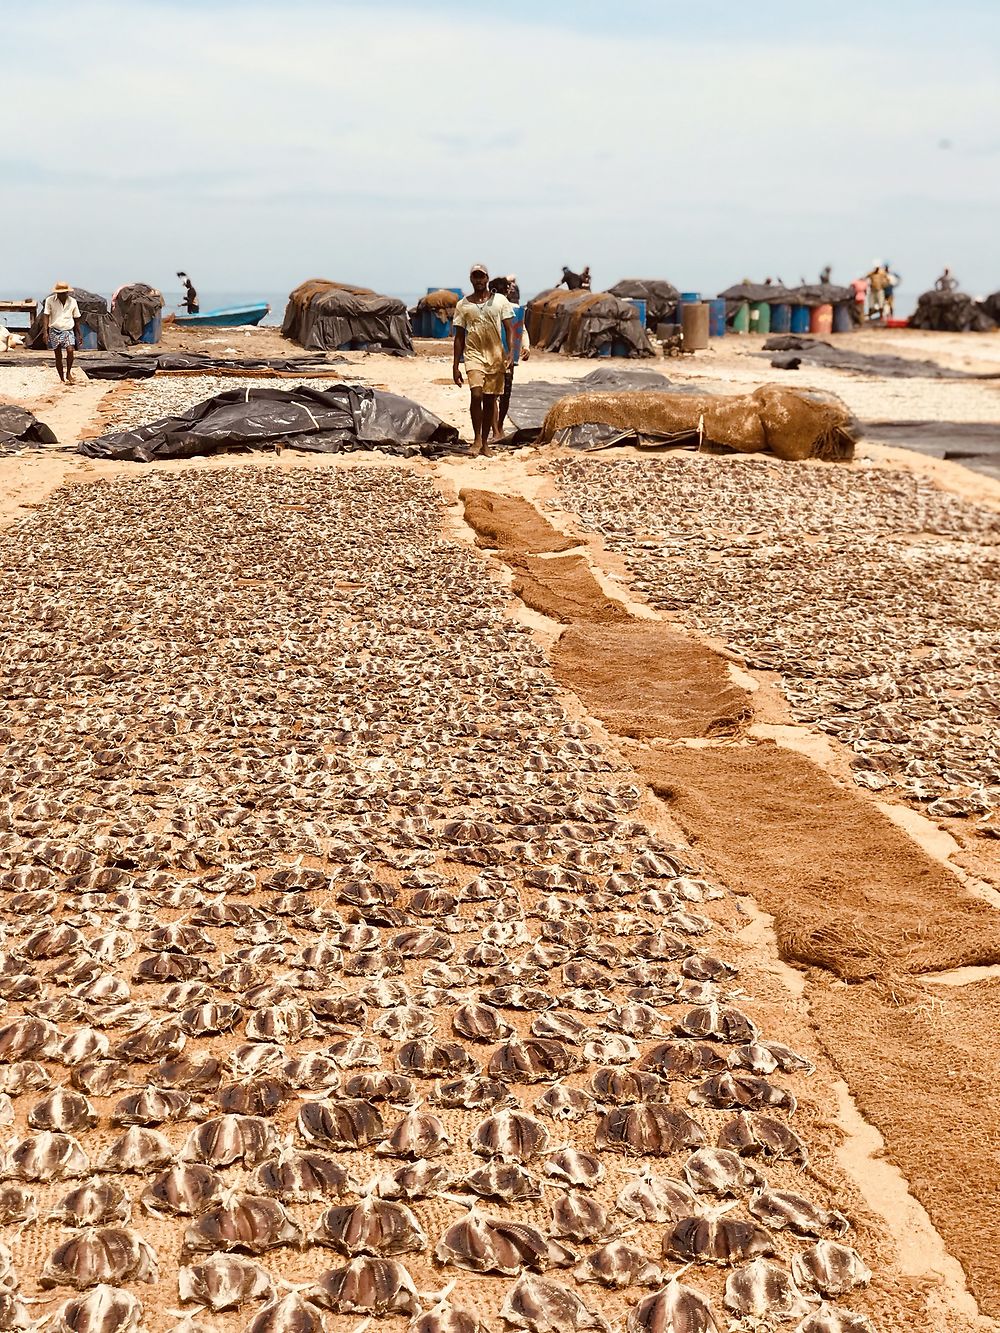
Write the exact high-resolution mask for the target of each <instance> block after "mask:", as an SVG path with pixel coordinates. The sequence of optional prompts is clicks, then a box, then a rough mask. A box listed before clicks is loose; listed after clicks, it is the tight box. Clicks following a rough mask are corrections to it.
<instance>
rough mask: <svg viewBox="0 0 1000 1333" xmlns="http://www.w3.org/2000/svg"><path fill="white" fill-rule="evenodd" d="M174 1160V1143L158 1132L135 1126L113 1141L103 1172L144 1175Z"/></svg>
mask: <svg viewBox="0 0 1000 1333" xmlns="http://www.w3.org/2000/svg"><path fill="white" fill-rule="evenodd" d="M173 1160H174V1148H173V1144H172V1143H171V1142H170V1140H169V1139H168V1138H166V1137H165V1136H164V1135H163V1134H161V1133H160V1132H159V1131H158V1130H155V1129H147V1128H145V1126H140V1125H133V1126H132V1127H131V1128H129V1129H127V1130H126V1131H125V1133H124V1134H120V1135H119V1136H118V1138H117V1139H113V1140H112V1142H111V1144H110V1145H109V1147H108V1150H107V1152H106V1153H105V1154H104V1156H103V1157H102V1158H101V1161H100V1164H99V1166H100V1170H101V1171H134V1172H136V1174H138V1175H145V1174H146V1173H147V1172H149V1171H155V1170H156V1169H157V1168H159V1167H161V1166H166V1165H167V1163H168V1162H172V1161H173Z"/></svg>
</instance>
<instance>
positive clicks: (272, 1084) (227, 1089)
mask: <svg viewBox="0 0 1000 1333" xmlns="http://www.w3.org/2000/svg"><path fill="white" fill-rule="evenodd" d="M288 1096H289V1090H288V1085H287V1084H286V1083H285V1081H284V1080H283V1079H281V1078H276V1077H274V1075H272V1074H257V1075H256V1076H254V1077H251V1078H245V1079H241V1080H240V1081H239V1082H238V1083H223V1084H221V1085H220V1086H219V1087H218V1088H217V1089H216V1091H215V1093H214V1094H213V1096H212V1100H213V1101H214V1102H215V1104H216V1106H218V1108H219V1110H220V1111H226V1112H228V1113H229V1114H233V1115H253V1116H269V1115H274V1114H275V1113H276V1112H277V1111H279V1110H280V1109H281V1107H282V1106H283V1105H284V1103H285V1102H286V1101H287V1100H288Z"/></svg>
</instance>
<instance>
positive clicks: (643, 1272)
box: [573, 1240, 663, 1290]
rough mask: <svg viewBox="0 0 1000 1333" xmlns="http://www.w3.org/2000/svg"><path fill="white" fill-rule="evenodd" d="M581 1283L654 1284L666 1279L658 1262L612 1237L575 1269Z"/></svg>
mask: <svg viewBox="0 0 1000 1333" xmlns="http://www.w3.org/2000/svg"><path fill="white" fill-rule="evenodd" d="M573 1276H574V1277H575V1278H576V1280H577V1281H578V1282H599V1283H600V1284H601V1286H602V1287H613V1288H616V1289H619V1290H620V1289H622V1288H624V1287H631V1286H639V1287H655V1286H657V1285H659V1283H661V1282H662V1281H663V1269H662V1268H661V1267H660V1265H659V1264H657V1263H654V1261H653V1260H652V1259H651V1258H650V1257H649V1255H648V1254H644V1253H643V1251H642V1250H639V1249H636V1247H635V1246H634V1245H629V1244H628V1242H627V1241H624V1240H610V1241H608V1243H607V1244H606V1245H602V1246H601V1248H600V1249H599V1250H595V1251H594V1252H593V1254H590V1255H588V1256H587V1258H586V1259H584V1260H583V1262H582V1263H580V1264H578V1265H577V1266H576V1268H574V1269H573Z"/></svg>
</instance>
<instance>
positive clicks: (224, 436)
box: [79, 384, 462, 463]
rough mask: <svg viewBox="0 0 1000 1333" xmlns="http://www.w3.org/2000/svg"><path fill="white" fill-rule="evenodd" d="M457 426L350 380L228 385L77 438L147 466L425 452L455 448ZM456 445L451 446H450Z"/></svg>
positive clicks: (84, 446) (90, 452)
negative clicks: (148, 418) (175, 411)
mask: <svg viewBox="0 0 1000 1333" xmlns="http://www.w3.org/2000/svg"><path fill="white" fill-rule="evenodd" d="M457 441H458V431H457V430H456V429H455V427H454V426H449V425H447V424H446V423H445V422H443V421H442V420H441V419H440V417H436V416H435V415H434V414H433V412H428V411H427V409H426V408H424V407H421V406H420V404H419V403H415V402H413V401H412V400H411V399H409V398H401V397H399V395H397V394H394V393H382V392H380V391H378V390H375V389H368V388H362V387H360V386H358V385H355V384H335V385H331V386H330V388H328V389H313V388H307V387H306V386H304V385H299V386H298V387H297V388H294V389H231V390H229V391H228V392H226V393H218V394H215V396H214V397H212V398H208V399H206V400H205V401H204V402H203V403H198V404H196V406H194V407H192V408H190V409H189V410H188V411H187V412H183V413H180V414H179V415H177V416H171V417H164V418H163V419H162V420H160V421H154V422H152V423H150V424H149V425H148V426H139V427H137V428H136V429H135V430H126V431H112V432H110V433H109V434H107V435H101V436H99V437H98V438H97V439H95V440H84V441H83V442H82V443H81V444H80V445H79V452H80V453H82V454H86V455H87V457H88V458H111V459H130V460H132V461H134V462H138V463H148V462H152V461H157V460H159V459H164V458H193V457H195V456H196V455H197V456H201V455H204V454H217V453H224V452H226V451H227V450H230V449H261V448H264V447H266V446H271V447H277V448H279V449H280V448H281V447H282V446H288V447H289V448H292V449H302V450H305V451H307V452H309V453H323V454H339V453H348V452H350V451H352V450H357V449H382V450H385V451H386V452H388V453H392V454H397V455H400V456H404V457H405V456H409V455H411V454H417V453H419V454H423V455H425V456H428V457H431V456H434V455H435V454H441V453H447V452H449V451H450V450H456V451H460V450H461V448H462V446H461V445H457ZM456 445H457V449H456Z"/></svg>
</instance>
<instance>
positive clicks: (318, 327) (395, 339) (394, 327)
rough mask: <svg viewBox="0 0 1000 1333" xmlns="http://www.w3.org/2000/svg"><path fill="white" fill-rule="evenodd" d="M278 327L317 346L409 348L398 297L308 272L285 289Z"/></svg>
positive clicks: (297, 339) (323, 348) (320, 348)
mask: <svg viewBox="0 0 1000 1333" xmlns="http://www.w3.org/2000/svg"><path fill="white" fill-rule="evenodd" d="M281 332H282V334H283V335H284V336H285V337H286V338H290V339H291V340H292V341H293V342H297V343H299V344H301V346H303V347H311V348H315V349H316V350H317V351H321V352H322V351H331V350H333V351H335V350H337V349H338V348H341V349H346V348H350V347H373V348H383V349H388V350H397V351H401V352H412V351H413V339H412V337H411V335H410V321H409V316H408V315H407V313H406V306H405V304H404V303H403V302H402V301H399V300H397V299H396V297H394V296H380V295H379V294H378V293H377V292H373V291H372V290H371V288H369V287H351V286H349V285H347V284H346V283H340V282H330V281H328V280H327V279H326V278H309V279H308V280H307V281H306V282H303V283H300V284H299V286H298V287H296V288H295V290H294V291H293V292H291V293H290V294H289V297H288V305H287V306H286V307H285V318H284V320H283V322H282V325H281Z"/></svg>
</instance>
